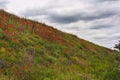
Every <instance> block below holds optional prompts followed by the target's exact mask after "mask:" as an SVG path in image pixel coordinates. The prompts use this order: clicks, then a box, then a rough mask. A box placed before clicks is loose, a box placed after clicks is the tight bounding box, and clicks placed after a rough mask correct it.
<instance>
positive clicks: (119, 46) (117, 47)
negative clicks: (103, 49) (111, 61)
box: [114, 41, 120, 52]
mask: <svg viewBox="0 0 120 80" xmlns="http://www.w3.org/2000/svg"><path fill="white" fill-rule="evenodd" d="M114 48H115V49H117V50H118V51H119V52H120V41H119V43H118V44H115V47H114Z"/></svg>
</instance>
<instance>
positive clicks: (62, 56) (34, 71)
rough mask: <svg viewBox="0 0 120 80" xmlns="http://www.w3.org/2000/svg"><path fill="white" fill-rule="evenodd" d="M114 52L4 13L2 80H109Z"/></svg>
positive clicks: (0, 13) (1, 22) (1, 14)
mask: <svg viewBox="0 0 120 80" xmlns="http://www.w3.org/2000/svg"><path fill="white" fill-rule="evenodd" d="M114 64H115V58H114V56H113V51H112V50H110V49H108V48H105V47H101V46H98V45H96V44H93V43H91V42H88V41H85V40H83V39H79V38H77V37H76V36H74V35H71V34H68V33H64V32H61V31H59V30H56V29H54V28H52V27H51V26H48V25H46V24H43V23H38V22H35V21H32V20H28V19H24V18H19V17H17V16H15V15H13V14H10V13H7V12H5V11H3V10H0V80H109V79H107V77H109V76H108V74H109V73H110V72H111V70H112V68H113V66H114Z"/></svg>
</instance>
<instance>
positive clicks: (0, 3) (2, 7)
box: [0, 0, 9, 9]
mask: <svg viewBox="0 0 120 80" xmlns="http://www.w3.org/2000/svg"><path fill="white" fill-rule="evenodd" d="M8 3H9V2H8V1H7V0H6V1H5V0H1V1H0V9H4V8H6V4H8Z"/></svg>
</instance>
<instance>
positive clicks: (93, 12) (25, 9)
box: [0, 0, 120, 48]
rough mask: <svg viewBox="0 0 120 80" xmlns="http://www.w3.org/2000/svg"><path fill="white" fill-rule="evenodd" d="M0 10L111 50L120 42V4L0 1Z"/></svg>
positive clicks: (115, 0)
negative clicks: (47, 25)
mask: <svg viewBox="0 0 120 80" xmlns="http://www.w3.org/2000/svg"><path fill="white" fill-rule="evenodd" d="M0 8H2V9H5V10H7V11H9V12H12V13H14V14H17V15H19V16H23V17H27V18H30V19H33V20H37V21H40V22H45V23H47V24H49V25H52V26H54V27H55V28H57V29H60V30H62V31H65V32H69V33H72V34H75V35H77V36H78V37H80V38H84V39H86V40H89V41H92V42H94V43H97V44H99V45H102V46H106V47H109V48H112V47H113V45H114V44H115V43H116V42H117V41H118V40H120V0H14V1H12V0H0Z"/></svg>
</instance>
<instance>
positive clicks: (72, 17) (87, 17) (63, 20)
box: [23, 9, 117, 24]
mask: <svg viewBox="0 0 120 80" xmlns="http://www.w3.org/2000/svg"><path fill="white" fill-rule="evenodd" d="M73 12H74V11H73ZM66 14H67V15H59V14H58V13H56V12H54V11H53V12H51V11H50V12H49V9H48V10H43V9H39V10H38V9H36V10H35V9H34V10H28V11H26V12H24V13H23V15H25V16H28V17H29V16H32V17H34V16H42V15H46V16H47V17H48V20H49V21H50V22H55V23H60V24H68V23H73V22H76V21H79V20H83V21H91V20H96V19H102V18H107V17H111V16H114V15H116V14H117V13H116V12H113V11H104V12H99V13H97V12H96V11H95V12H93V13H92V14H89V13H85V12H78V13H74V14H69V13H66Z"/></svg>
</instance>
